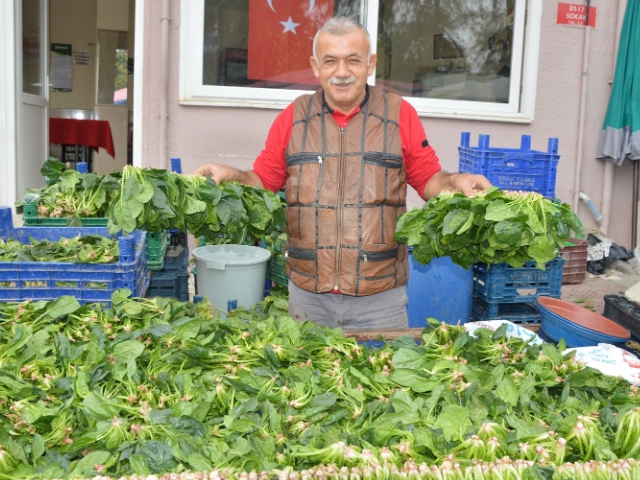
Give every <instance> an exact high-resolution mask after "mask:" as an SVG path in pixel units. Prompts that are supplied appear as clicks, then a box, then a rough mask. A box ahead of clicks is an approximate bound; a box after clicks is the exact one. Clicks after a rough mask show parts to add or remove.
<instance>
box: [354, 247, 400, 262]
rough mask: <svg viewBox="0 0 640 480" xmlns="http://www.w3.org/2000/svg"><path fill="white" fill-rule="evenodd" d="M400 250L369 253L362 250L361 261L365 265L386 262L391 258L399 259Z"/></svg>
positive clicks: (393, 249)
mask: <svg viewBox="0 0 640 480" xmlns="http://www.w3.org/2000/svg"><path fill="white" fill-rule="evenodd" d="M397 256H398V249H397V248H392V249H391V250H386V251H384V252H369V251H366V250H362V251H361V252H360V259H361V260H362V261H363V262H364V263H368V262H383V261H385V260H389V259H391V258H394V259H395V258H397Z"/></svg>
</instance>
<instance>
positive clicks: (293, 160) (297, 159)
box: [287, 152, 324, 167]
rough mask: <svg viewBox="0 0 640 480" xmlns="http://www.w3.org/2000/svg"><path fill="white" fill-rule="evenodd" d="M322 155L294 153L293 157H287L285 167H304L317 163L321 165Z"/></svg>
mask: <svg viewBox="0 0 640 480" xmlns="http://www.w3.org/2000/svg"><path fill="white" fill-rule="evenodd" d="M323 160H324V159H323V158H322V155H321V154H320V153H310V152H304V153H294V154H293V155H289V156H288V157H287V167H293V166H295V165H305V164H308V163H317V164H319V165H322V162H323Z"/></svg>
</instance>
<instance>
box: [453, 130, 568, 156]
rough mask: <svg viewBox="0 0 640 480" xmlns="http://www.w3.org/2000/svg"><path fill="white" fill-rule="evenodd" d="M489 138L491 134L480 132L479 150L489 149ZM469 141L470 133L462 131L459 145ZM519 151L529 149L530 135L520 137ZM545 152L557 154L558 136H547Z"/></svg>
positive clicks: (466, 145)
mask: <svg viewBox="0 0 640 480" xmlns="http://www.w3.org/2000/svg"><path fill="white" fill-rule="evenodd" d="M490 139H491V135H487V134H484V133H481V134H480V135H479V137H478V150H480V151H486V150H489V141H490ZM470 143H471V133H470V132H462V133H461V135H460V146H461V147H469V146H470ZM520 151H522V152H530V151H531V135H522V137H521V139H520ZM547 153H550V154H553V155H557V154H558V138H557V137H549V143H548V146H547Z"/></svg>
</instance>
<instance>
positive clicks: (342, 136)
mask: <svg viewBox="0 0 640 480" xmlns="http://www.w3.org/2000/svg"><path fill="white" fill-rule="evenodd" d="M343 185H344V128H340V178H339V181H338V231H337V234H338V235H337V239H338V244H337V245H336V282H335V283H336V284H335V286H334V287H333V289H334V290H340V288H339V285H338V283H339V280H340V243H341V241H342V190H343Z"/></svg>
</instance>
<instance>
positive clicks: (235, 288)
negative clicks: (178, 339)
mask: <svg viewBox="0 0 640 480" xmlns="http://www.w3.org/2000/svg"><path fill="white" fill-rule="evenodd" d="M193 256H194V258H195V259H196V268H197V270H198V276H197V279H196V283H197V289H198V294H199V295H202V296H204V297H206V298H207V300H209V302H210V303H211V305H213V308H215V309H218V310H224V311H226V312H228V311H230V310H233V309H235V308H237V307H246V308H250V307H252V306H253V305H254V304H255V303H257V302H259V301H261V300H262V299H263V297H264V283H265V278H266V273H267V263H268V262H269V258H270V257H271V252H269V250H265V249H264V248H260V247H252V246H248V245H207V246H205V247H198V248H196V249H195V250H194V251H193Z"/></svg>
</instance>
